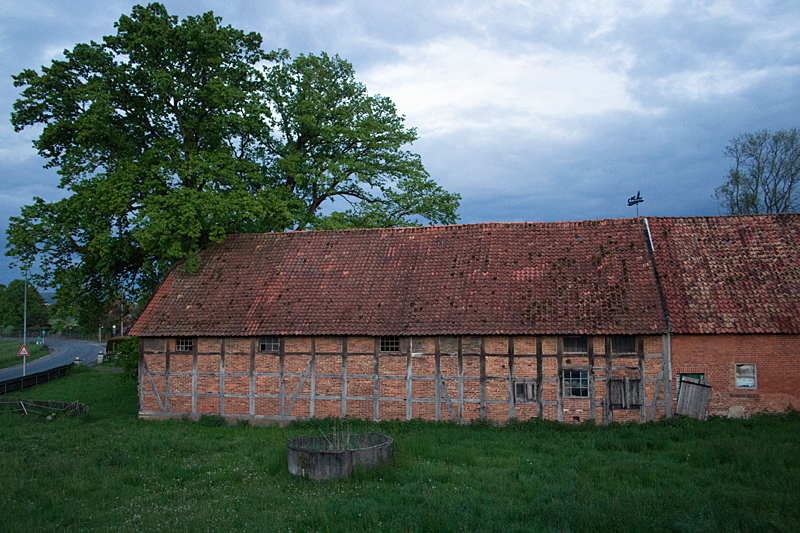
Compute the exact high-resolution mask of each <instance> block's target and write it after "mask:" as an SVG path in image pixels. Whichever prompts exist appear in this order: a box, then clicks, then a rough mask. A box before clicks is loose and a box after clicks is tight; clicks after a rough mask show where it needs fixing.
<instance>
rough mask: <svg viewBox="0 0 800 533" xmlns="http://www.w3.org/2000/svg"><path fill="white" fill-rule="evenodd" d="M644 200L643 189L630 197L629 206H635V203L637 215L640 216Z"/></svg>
mask: <svg viewBox="0 0 800 533" xmlns="http://www.w3.org/2000/svg"><path fill="white" fill-rule="evenodd" d="M642 202H644V199H642V193H641V191H636V196H631V197H630V198H628V207H631V206H634V205H635V206H636V216H637V217H638V216H639V204H640V203H642Z"/></svg>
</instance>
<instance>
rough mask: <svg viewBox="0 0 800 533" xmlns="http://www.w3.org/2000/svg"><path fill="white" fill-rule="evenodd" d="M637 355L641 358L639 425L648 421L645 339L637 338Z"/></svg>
mask: <svg viewBox="0 0 800 533" xmlns="http://www.w3.org/2000/svg"><path fill="white" fill-rule="evenodd" d="M636 353H637V355H638V356H639V423H641V424H644V423H645V422H646V421H647V406H646V405H645V404H646V403H647V398H646V395H647V393H646V392H645V388H644V385H645V383H644V374H645V368H644V337H637V339H636Z"/></svg>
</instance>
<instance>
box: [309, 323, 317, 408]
mask: <svg viewBox="0 0 800 533" xmlns="http://www.w3.org/2000/svg"><path fill="white" fill-rule="evenodd" d="M310 363H311V398H310V399H309V401H308V416H310V417H311V418H314V400H315V398H314V396H315V394H316V392H317V338H316V337H311V361H310Z"/></svg>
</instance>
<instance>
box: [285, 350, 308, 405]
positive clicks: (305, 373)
mask: <svg viewBox="0 0 800 533" xmlns="http://www.w3.org/2000/svg"><path fill="white" fill-rule="evenodd" d="M311 363H312V361H311V359H309V360H308V363H306V369H305V370H303V373H302V374H300V383H299V384H298V385H297V388H296V389H295V390H294V394H292V400H291V401H290V402H289V409H287V410H286V416H289V415H291V414H292V407H294V402H296V401H297V397H298V396H300V390H302V388H303V385H305V384H306V378H307V377H308V376H309V374H310V373H311Z"/></svg>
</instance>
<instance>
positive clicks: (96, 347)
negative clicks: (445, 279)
mask: <svg viewBox="0 0 800 533" xmlns="http://www.w3.org/2000/svg"><path fill="white" fill-rule="evenodd" d="M35 343H36V341H35V340H34V341H33V342H30V341H29V342H28V344H29V345H31V344H35ZM45 344H46V345H47V346H50V347H51V348H53V351H52V352H51V353H50V354H48V355H45V356H44V357H40V358H39V359H36V360H35V361H30V362H28V363H27V364H26V365H25V375H31V374H35V373H37V372H44V371H45V370H50V369H51V368H57V367H59V366H64V365H68V364H70V363H72V362H74V361H75V359H76V358H77V359H80V361H81V363H82V364H84V365H89V366H94V365H96V364H97V354H98V353H105V351H106V345H105V344H100V343H97V342H87V341H68V340H61V339H45ZM20 346H22V343H21V342H20ZM19 360H20V364H19V365H17V366H12V367H9V368H3V369H0V382H3V381H7V380H9V379H15V378H20V377H22V357H20V358H19Z"/></svg>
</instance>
